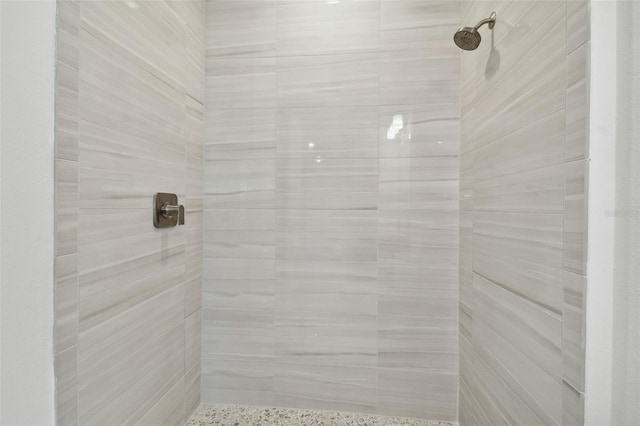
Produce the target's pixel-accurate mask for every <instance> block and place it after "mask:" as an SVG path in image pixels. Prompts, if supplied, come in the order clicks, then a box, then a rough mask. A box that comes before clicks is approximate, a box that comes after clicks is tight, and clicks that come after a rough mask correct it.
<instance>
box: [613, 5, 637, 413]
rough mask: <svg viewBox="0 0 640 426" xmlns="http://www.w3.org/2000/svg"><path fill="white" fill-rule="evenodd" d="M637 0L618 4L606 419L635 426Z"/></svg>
mask: <svg viewBox="0 0 640 426" xmlns="http://www.w3.org/2000/svg"><path fill="white" fill-rule="evenodd" d="M638 22H640V3H638V2H636V1H624V2H620V3H619V4H618V27H617V30H618V61H617V67H618V99H617V107H618V108H617V114H616V116H617V117H616V118H617V120H616V121H617V130H616V133H617V134H616V212H615V213H616V214H615V215H614V216H615V220H616V240H615V264H614V271H615V272H614V273H615V275H614V278H615V285H614V286H613V316H612V321H613V323H612V325H613V332H612V338H613V342H612V343H613V352H612V364H613V365H612V367H613V369H612V382H611V388H612V392H611V403H612V407H611V423H612V424H615V425H640V404H639V402H640V262H639V260H640V121H638V117H640V29H639V28H638Z"/></svg>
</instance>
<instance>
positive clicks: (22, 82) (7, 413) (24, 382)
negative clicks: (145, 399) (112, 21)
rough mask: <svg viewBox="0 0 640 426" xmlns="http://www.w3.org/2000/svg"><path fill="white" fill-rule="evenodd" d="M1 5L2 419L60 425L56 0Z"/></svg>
mask: <svg viewBox="0 0 640 426" xmlns="http://www.w3.org/2000/svg"><path fill="white" fill-rule="evenodd" d="M0 10H1V12H0V16H1V46H2V47H1V52H2V79H1V86H0V87H1V89H0V90H1V97H2V110H1V118H2V120H1V121H2V133H1V138H0V140H1V145H0V198H1V201H0V202H1V206H2V209H1V210H2V218H1V219H2V221H1V222H0V247H1V249H0V254H1V259H0V271H2V282H1V288H0V295H1V296H0V303H1V305H0V318H1V319H0V324H1V327H2V328H1V331H0V354H1V355H0V356H1V358H0V359H1V366H0V370H1V371H0V374H1V376H0V377H1V383H2V389H1V392H0V393H1V396H0V406H1V407H2V408H1V411H0V415H1V417H0V424H2V425H27V424H28V425H52V424H53V423H54V418H55V416H54V404H53V399H54V396H53V395H54V393H53V392H54V391H53V389H54V386H53V385H54V378H53V347H52V341H53V339H52V337H53V336H52V333H53V214H52V211H53V146H54V145H53V143H54V133H53V129H54V108H53V106H54V59H55V2H54V1H37V2H36V1H34V2H31V1H7V0H2V1H0Z"/></svg>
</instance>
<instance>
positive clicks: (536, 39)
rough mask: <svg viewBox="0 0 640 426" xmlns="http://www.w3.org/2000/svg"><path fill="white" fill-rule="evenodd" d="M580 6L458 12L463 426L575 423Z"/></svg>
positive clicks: (583, 138) (581, 212)
mask: <svg viewBox="0 0 640 426" xmlns="http://www.w3.org/2000/svg"><path fill="white" fill-rule="evenodd" d="M588 7H589V5H588V2H587V1H586V0H575V1H574V0H570V1H524V2H518V1H467V2H464V3H463V8H462V10H463V12H462V17H463V18H462V22H463V23H464V25H473V24H474V23H475V22H477V21H479V20H480V19H483V18H485V17H487V16H488V15H489V14H490V13H491V12H492V11H494V10H495V11H496V12H497V16H498V21H497V23H496V26H495V29H494V31H493V32H490V31H489V30H488V29H487V28H486V27H485V28H483V29H482V30H481V33H482V35H483V37H484V40H483V42H482V44H481V45H480V47H479V48H478V50H476V51H474V52H465V53H464V54H463V55H462V75H461V85H462V98H461V110H462V120H461V127H462V138H461V153H462V155H461V162H460V163H461V174H460V176H461V190H460V193H461V198H460V210H461V211H460V264H459V266H460V269H459V271H460V293H459V330H460V332H459V350H460V354H459V363H460V390H459V410H458V413H459V421H460V424H461V425H475V424H527V425H534V424H545V425H551V424H558V425H559V424H563V425H574V424H582V423H583V417H582V414H583V399H584V396H583V391H584V373H583V372H584V306H585V304H584V297H585V285H586V276H585V275H586V270H585V261H586V211H587V210H586V197H585V193H586V188H585V185H586V181H587V179H586V175H587V168H588V149H587V147H588V140H587V128H588V127H587V117H588V114H587V112H588V100H589V93H588V51H589V28H588Z"/></svg>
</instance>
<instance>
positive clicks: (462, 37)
mask: <svg viewBox="0 0 640 426" xmlns="http://www.w3.org/2000/svg"><path fill="white" fill-rule="evenodd" d="M484 24H489V29H493V27H494V25H495V24H496V13H495V12H492V13H491V16H490V17H488V18H487V19H483V20H482V21H480V22H478V24H477V25H476V26H475V27H461V28H459V29H458V31H456V33H455V34H454V35H453V41H454V42H455V44H456V45H457V46H458V47H459V48H460V49H462V50H476V49H477V48H478V46H480V42H481V41H482V37H480V33H479V32H478V28H480V27H481V26H483V25H484Z"/></svg>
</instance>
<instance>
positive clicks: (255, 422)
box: [186, 404, 457, 426]
mask: <svg viewBox="0 0 640 426" xmlns="http://www.w3.org/2000/svg"><path fill="white" fill-rule="evenodd" d="M209 425H224V426H457V423H454V422H447V421H439V420H423V419H410V418H403V417H386V416H377V415H372V414H357V413H346V412H342V411H316V410H302V409H296V408H275V407H252V406H244V405H217V404H216V405H207V404H202V405H200V407H198V409H197V410H196V411H195V412H194V413H193V414H192V415H191V417H190V418H189V420H187V423H186V426H209Z"/></svg>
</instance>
